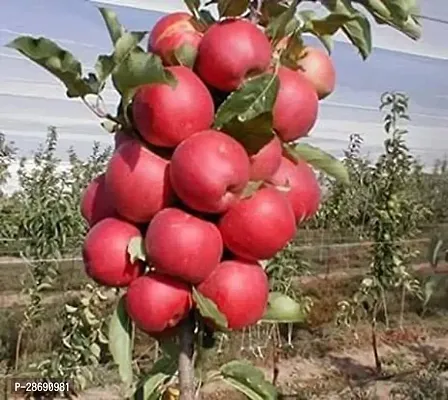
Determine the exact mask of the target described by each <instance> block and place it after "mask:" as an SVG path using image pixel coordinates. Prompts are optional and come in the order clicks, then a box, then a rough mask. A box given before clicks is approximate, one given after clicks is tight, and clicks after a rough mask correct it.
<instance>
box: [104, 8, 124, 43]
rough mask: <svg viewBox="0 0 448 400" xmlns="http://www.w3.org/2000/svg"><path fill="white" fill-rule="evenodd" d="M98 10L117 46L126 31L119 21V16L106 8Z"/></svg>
mask: <svg viewBox="0 0 448 400" xmlns="http://www.w3.org/2000/svg"><path fill="white" fill-rule="evenodd" d="M98 9H99V10H100V13H101V16H102V17H103V19H104V22H105V23H106V26H107V30H108V31H109V36H110V38H111V40H112V43H113V44H115V43H116V42H117V41H118V39H119V38H120V37H121V36H122V35H123V34H124V33H125V31H126V30H125V29H124V27H123V26H122V25H121V23H120V21H118V17H117V14H116V13H115V12H113V11H112V10H110V9H108V8H104V7H98Z"/></svg>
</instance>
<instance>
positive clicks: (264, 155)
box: [250, 136, 282, 181]
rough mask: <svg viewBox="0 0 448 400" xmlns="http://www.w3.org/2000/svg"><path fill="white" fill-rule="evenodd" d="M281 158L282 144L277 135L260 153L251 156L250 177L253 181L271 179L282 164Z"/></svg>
mask: <svg viewBox="0 0 448 400" xmlns="http://www.w3.org/2000/svg"><path fill="white" fill-rule="evenodd" d="M281 158H282V144H281V142H280V140H279V139H278V138H277V136H275V137H274V138H273V139H272V140H271V141H270V142H269V143H268V144H266V145H265V146H264V147H262V148H261V149H260V150H259V151H258V153H256V154H254V155H252V156H251V157H250V164H251V169H250V179H251V180H252V181H264V180H266V179H269V178H270V177H271V176H272V175H273V174H274V173H275V171H277V169H278V167H279V166H280V160H281Z"/></svg>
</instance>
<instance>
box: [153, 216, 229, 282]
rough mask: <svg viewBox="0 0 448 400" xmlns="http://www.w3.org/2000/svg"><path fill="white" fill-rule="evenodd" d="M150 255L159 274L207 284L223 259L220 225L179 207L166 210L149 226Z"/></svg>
mask: <svg viewBox="0 0 448 400" xmlns="http://www.w3.org/2000/svg"><path fill="white" fill-rule="evenodd" d="M145 247H146V254H147V256H148V258H149V260H150V261H151V265H152V266H154V268H155V269H156V271H157V272H160V273H162V274H166V275H170V276H174V277H176V278H179V279H182V280H184V281H186V282H189V283H194V284H197V283H199V282H201V281H203V280H204V279H205V278H206V277H207V276H208V275H209V274H210V273H211V272H212V271H213V269H214V268H216V266H217V265H218V264H219V261H220V260H221V256H222V252H223V244H222V238H221V234H220V233H219V230H218V228H217V227H216V225H214V224H212V223H210V222H207V221H204V220H201V219H199V218H196V217H194V216H193V215H191V214H188V213H186V212H184V211H182V210H179V209H177V208H165V209H164V210H162V211H160V212H159V213H157V214H156V216H155V217H154V218H153V220H152V221H151V223H150V224H149V228H148V231H147V232H146V237H145Z"/></svg>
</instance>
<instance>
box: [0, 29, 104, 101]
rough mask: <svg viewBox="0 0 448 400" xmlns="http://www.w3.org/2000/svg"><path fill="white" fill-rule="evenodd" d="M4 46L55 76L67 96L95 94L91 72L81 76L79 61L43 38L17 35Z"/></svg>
mask: <svg viewBox="0 0 448 400" xmlns="http://www.w3.org/2000/svg"><path fill="white" fill-rule="evenodd" d="M6 47H9V48H12V49H15V50H17V51H18V52H20V53H21V54H23V55H24V56H25V57H27V58H29V59H30V60H31V61H33V62H35V63H36V64H38V65H40V66H41V67H43V68H45V69H46V70H47V71H48V72H50V73H52V74H53V75H54V76H56V77H57V78H58V79H59V80H60V81H61V82H62V83H63V84H64V85H65V86H66V88H67V96H68V97H70V98H73V97H84V96H86V95H88V94H97V93H98V89H99V84H98V80H97V79H96V77H95V76H94V75H93V74H90V75H89V76H88V77H87V78H83V76H82V66H81V63H80V62H79V61H78V60H77V59H76V58H75V57H74V56H73V54H72V53H70V52H68V51H67V50H64V49H62V48H61V47H59V46H58V45H57V44H56V43H55V42H53V41H51V40H49V39H45V38H42V37H41V38H34V37H32V36H19V37H18V38H16V39H14V40H13V41H12V42H10V43H8V44H7V45H6Z"/></svg>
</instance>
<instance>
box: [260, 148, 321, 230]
mask: <svg viewBox="0 0 448 400" xmlns="http://www.w3.org/2000/svg"><path fill="white" fill-rule="evenodd" d="M268 182H269V183H271V184H273V185H276V186H285V187H288V191H286V192H285V195H286V197H287V198H288V200H289V202H290V204H291V207H292V209H293V211H294V215H295V217H296V221H297V222H298V223H300V222H302V221H304V220H306V219H308V218H311V217H313V216H314V214H315V213H316V211H317V210H318V208H319V203H320V187H319V183H318V182H317V178H316V175H315V174H314V171H313V170H312V168H311V167H310V166H309V165H308V164H307V163H306V162H305V161H298V162H297V163H294V162H292V161H291V160H289V159H287V158H285V157H282V160H281V164H280V168H279V169H278V170H277V172H276V173H275V174H274V175H273V176H272V177H271V178H270V179H269V180H268Z"/></svg>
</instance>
